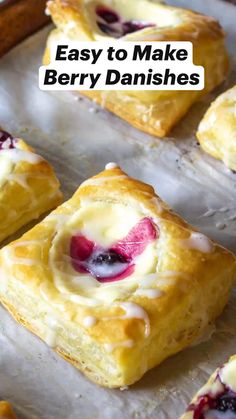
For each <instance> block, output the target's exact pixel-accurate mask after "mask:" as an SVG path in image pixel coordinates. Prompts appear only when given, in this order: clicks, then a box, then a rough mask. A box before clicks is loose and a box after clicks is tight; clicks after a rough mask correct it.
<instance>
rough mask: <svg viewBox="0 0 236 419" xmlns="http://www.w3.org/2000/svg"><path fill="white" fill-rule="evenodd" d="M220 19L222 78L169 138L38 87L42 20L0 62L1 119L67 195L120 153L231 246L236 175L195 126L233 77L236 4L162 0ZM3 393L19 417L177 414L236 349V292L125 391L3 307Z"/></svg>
mask: <svg viewBox="0 0 236 419" xmlns="http://www.w3.org/2000/svg"><path fill="white" fill-rule="evenodd" d="M169 3H172V4H178V5H180V6H185V7H189V8H193V9H195V10H198V11H201V12H205V13H207V14H210V15H213V16H215V17H216V18H218V19H219V20H220V22H221V24H222V25H223V27H224V28H225V30H226V31H227V32H228V37H227V45H228V49H229V51H230V53H231V56H232V70H231V74H230V76H229V78H228V80H227V82H226V83H224V85H223V86H221V87H220V88H218V89H217V90H216V91H215V92H214V93H212V94H210V95H208V96H207V97H205V98H204V100H202V101H201V102H199V103H197V104H196V105H195V106H193V108H192V109H191V110H190V112H189V113H188V115H187V116H186V117H185V118H184V119H183V120H182V121H181V123H180V124H179V125H178V126H177V127H176V128H175V129H174V130H173V132H172V136H171V138H169V139H168V141H165V140H164V141H159V140H158V139H155V138H154V137H151V136H148V135H145V134H143V133H141V132H139V131H137V130H135V129H133V128H131V127H130V126H128V125H127V124H126V123H125V122H123V121H121V120H119V119H118V118H116V117H115V116H112V115H110V114H109V113H107V112H105V111H103V110H101V109H100V108H99V107H95V105H94V104H93V103H92V102H89V101H88V100H86V99H79V98H78V96H77V95H74V94H72V93H69V92H67V93H65V92H41V91H40V90H39V89H38V87H37V86H38V80H37V71H38V67H39V65H40V63H41V57H42V53H43V48H44V44H45V40H46V37H47V33H48V31H49V29H50V28H49V29H48V28H46V29H45V30H43V31H41V32H40V33H38V34H37V35H35V36H33V37H31V38H30V39H28V40H27V41H25V42H24V43H23V44H21V45H20V46H18V47H17V48H15V49H14V50H13V51H12V52H10V53H9V54H8V55H7V56H5V57H4V58H3V59H1V61H0V122H1V124H2V125H3V126H4V127H5V129H7V130H9V131H11V132H13V133H14V134H15V135H16V136H23V137H24V138H26V139H27V140H28V141H29V142H30V143H31V144H32V145H33V146H35V147H36V148H37V150H38V151H39V152H40V153H42V155H44V156H45V157H46V158H48V159H49V160H50V161H51V163H52V164H53V165H54V167H55V169H56V171H57V174H58V176H59V178H60V180H61V183H62V188H63V191H64V193H65V196H66V198H68V197H70V196H71V194H72V193H73V192H74V191H75V189H76V188H77V186H78V184H80V183H81V182H82V181H83V180H85V179H86V178H88V177H89V176H91V175H93V174H95V173H96V172H98V171H100V170H101V169H102V168H103V167H104V165H105V164H106V163H107V162H109V161H117V162H118V163H119V164H120V165H121V166H122V167H123V168H124V169H125V170H126V171H128V173H129V174H130V175H132V176H135V177H137V178H140V179H142V180H144V181H147V182H149V183H151V184H152V185H153V186H154V187H155V188H156V190H157V191H158V193H159V195H160V196H161V197H162V198H163V199H165V200H166V201H167V202H168V204H169V205H170V206H171V207H173V208H174V209H175V210H176V211H177V212H178V213H180V214H181V215H182V216H184V217H185V218H186V219H187V220H188V221H189V222H191V223H192V224H193V225H195V226H197V227H199V229H200V230H201V231H202V232H204V233H206V234H208V235H210V236H211V237H213V238H215V239H217V240H218V241H219V242H220V243H222V244H224V245H226V246H227V247H229V248H230V249H232V250H233V251H234V252H236V174H234V173H232V172H231V171H230V170H228V169H227V168H225V167H224V165H223V164H222V163H221V162H217V161H215V160H214V159H212V158H211V157H210V156H207V155H205V154H204V153H203V152H202V151H201V150H200V149H199V147H198V145H197V143H196V139H195V138H194V133H195V131H196V128H197V125H198V122H199V120H200V118H201V117H202V115H203V114H204V112H205V110H206V109H207V107H208V106H209V103H210V102H211V100H213V98H214V97H215V96H216V95H217V94H219V93H220V92H221V91H223V90H225V89H226V88H228V87H230V86H232V85H233V84H235V83H236V25H235V21H236V7H235V6H233V5H230V4H226V3H223V2H221V1H220V0H207V1H206V0H192V1H190V0H179V1H169ZM0 316H1V321H0V398H7V399H9V400H11V401H12V402H13V404H14V407H15V408H16V411H17V412H18V413H19V414H20V417H22V418H35V419H36V418H41V419H94V418H97V419H130V418H134V419H146V418H148V419H152V418H153V419H154V418H156V419H177V418H178V417H179V415H180V414H181V413H182V412H183V411H184V409H185V407H186V404H187V403H188V401H189V400H190V399H191V397H192V395H193V393H194V392H195V391H196V390H197V389H198V388H199V386H200V385H202V384H203V383H204V382H205V380H206V379H207V377H208V374H210V373H211V372H212V371H213V370H214V369H215V368H216V366H217V365H219V364H221V363H222V362H224V361H225V360H226V358H227V357H228V356H230V355H232V354H233V353H235V352H236V322H235V318H236V290H235V291H234V292H233V293H232V297H231V300H230V303H229V305H228V306H227V308H226V310H225V312H224V314H223V315H222V316H221V318H220V319H219V320H218V322H217V327H216V330H215V332H214V334H213V336H212V337H211V338H210V339H208V340H207V341H205V342H203V343H201V344H200V345H198V346H194V347H192V348H189V349H187V350H185V351H184V352H182V353H180V354H178V355H176V356H174V357H172V358H170V359H168V360H167V361H165V362H164V363H163V364H162V365H161V366H159V367H158V368H155V369H153V370H152V371H150V372H149V373H147V374H146V375H145V377H144V378H143V379H142V380H141V381H140V382H138V383H137V384H136V385H134V386H132V387H131V388H129V389H128V390H124V391H120V390H107V389H103V388H99V387H98V386H96V385H94V384H92V383H90V382H89V381H88V380H87V379H86V378H85V377H83V376H82V374H81V373H80V372H78V371H77V370H76V369H75V368H74V367H72V366H71V365H69V364H68V363H66V362H65V361H64V360H62V359H61V358H59V357H58V356H57V355H56V354H54V353H53V351H52V350H51V349H50V348H48V347H47V346H46V345H45V344H44V343H43V342H41V341H40V340H39V339H38V338H36V337H34V336H33V335H31V334H30V333H29V332H28V331H26V330H25V329H24V328H23V327H20V326H18V325H17V324H16V323H15V322H14V321H13V320H12V319H11V317H10V316H9V315H8V314H7V312H6V311H5V310H4V309H3V308H2V307H0Z"/></svg>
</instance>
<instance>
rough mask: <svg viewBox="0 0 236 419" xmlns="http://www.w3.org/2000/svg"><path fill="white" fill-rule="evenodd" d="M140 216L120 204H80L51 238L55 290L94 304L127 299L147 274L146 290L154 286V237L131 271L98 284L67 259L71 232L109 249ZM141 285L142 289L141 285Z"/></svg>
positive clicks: (132, 209)
mask: <svg viewBox="0 0 236 419" xmlns="http://www.w3.org/2000/svg"><path fill="white" fill-rule="evenodd" d="M142 218H144V215H143V214H142V213H141V211H138V210H135V209H134V208H130V207H127V206H125V205H122V204H112V205H111V204H109V203H101V202H91V203H86V205H83V203H82V205H81V208H79V209H78V211H77V212H76V213H75V214H74V215H73V216H72V217H71V218H70V220H69V221H68V222H67V223H66V224H64V226H63V229H60V230H59V231H58V232H57V234H56V235H55V237H54V239H53V243H52V246H51V249H50V253H49V263H50V267H51V270H52V273H53V285H54V287H55V289H56V290H57V291H58V292H59V293H61V294H66V296H67V298H68V299H69V300H71V301H78V302H81V303H84V304H88V303H89V304H92V305H96V304H100V303H101V302H104V303H107V302H108V301H109V302H114V301H117V300H120V299H123V298H128V297H129V296H130V294H131V293H133V292H135V291H136V290H137V289H138V288H139V286H140V285H141V282H142V279H144V278H148V277H150V275H151V276H152V281H151V282H152V284H151V285H150V283H149V285H148V289H150V288H151V289H153V288H155V282H156V279H157V277H156V276H155V274H156V272H157V250H156V245H157V240H158V239H157V240H155V241H153V242H151V243H149V244H148V245H147V247H146V248H145V250H144V251H143V253H142V254H141V255H140V256H138V257H136V258H135V270H134V272H133V273H132V274H131V275H130V276H129V277H128V278H126V279H123V280H120V281H114V282H110V283H101V282H99V281H97V280H96V279H95V278H94V277H93V276H92V275H90V274H88V273H85V274H80V273H79V272H77V271H75V269H74V268H73V265H72V261H71V258H70V250H69V246H70V239H71V237H72V236H73V235H75V234H78V233H79V234H82V235H83V236H85V237H86V238H88V239H89V240H92V241H94V242H96V243H97V244H98V245H100V246H103V247H104V248H109V247H110V246H111V245H113V244H114V243H115V242H117V241H118V240H121V239H123V238H124V237H125V236H127V234H128V233H129V231H130V230H131V229H132V228H133V227H134V226H135V225H136V224H137V223H138V222H139V221H140V220H141V219H142ZM153 274H154V275H153ZM149 282H150V281H149ZM144 284H145V281H144ZM143 288H146V287H145V285H144V286H143ZM151 295H152V293H151ZM89 300H90V301H89Z"/></svg>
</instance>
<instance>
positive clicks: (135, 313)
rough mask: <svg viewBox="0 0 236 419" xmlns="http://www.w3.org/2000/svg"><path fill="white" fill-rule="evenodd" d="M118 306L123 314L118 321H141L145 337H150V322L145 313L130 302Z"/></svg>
mask: <svg viewBox="0 0 236 419" xmlns="http://www.w3.org/2000/svg"><path fill="white" fill-rule="evenodd" d="M119 306H120V307H121V308H123V310H124V311H125V314H124V315H122V316H120V319H141V320H143V321H144V323H145V331H144V334H145V337H148V336H149V335H150V320H149V317H148V315H147V313H146V311H145V310H144V309H143V308H142V307H141V306H139V305H138V304H135V303H131V302H124V303H120V304H119Z"/></svg>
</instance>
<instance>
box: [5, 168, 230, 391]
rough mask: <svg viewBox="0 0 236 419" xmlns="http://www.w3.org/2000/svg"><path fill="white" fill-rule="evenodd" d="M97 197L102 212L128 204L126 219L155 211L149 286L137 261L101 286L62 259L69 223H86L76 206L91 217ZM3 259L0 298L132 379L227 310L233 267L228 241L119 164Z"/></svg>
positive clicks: (56, 341)
mask: <svg viewBox="0 0 236 419" xmlns="http://www.w3.org/2000/svg"><path fill="white" fill-rule="evenodd" d="M93 205H95V209H96V208H97V207H96V206H98V208H99V206H100V205H102V208H103V206H104V211H108V213H106V212H105V215H104V217H106V216H107V214H108V215H109V211H110V210H113V208H120V207H122V211H123V210H124V211H125V213H126V211H127V219H128V218H129V217H130V214H131V215H132V214H133V212H134V214H135V216H136V213H138V214H141V215H140V216H141V218H142V217H150V218H151V219H153V220H155V223H156V224H157V226H158V230H159V232H160V237H159V239H158V240H157V242H156V244H155V246H157V248H156V251H155V252H156V253H155V255H156V254H157V262H155V263H157V265H156V267H155V270H156V269H157V272H156V271H155V270H154V271H152V270H151V271H150V272H156V273H154V276H153V277H152V278H151V277H150V276H148V278H150V279H152V283H151V285H150V284H149V288H150V287H151V290H150V289H149V290H147V289H146V288H145V287H147V285H143V284H144V283H145V281H146V279H147V277H146V274H141V276H140V277H139V276H138V274H136V271H135V273H134V275H133V276H132V277H130V278H128V279H127V280H122V281H119V283H118V282H115V283H112V284H110V286H109V287H104V286H101V285H100V284H99V283H98V282H97V281H96V288H94V291H91V290H93V288H90V285H88V288H87V285H83V286H85V288H81V289H78V288H77V285H76V286H75V284H76V282H71V275H70V274H68V275H67V274H66V269H67V265H68V262H67V261H68V258H67V256H66V262H65V265H60V264H61V263H64V262H63V255H64V254H65V249H67V247H68V245H67V244H66V243H67V236H68V235H69V236H70V234H71V233H70V231H71V223H74V222H75V224H76V226H77V225H78V226H79V225H81V221H77V220H79V219H77V217H78V216H79V214H84V215H83V217H88V219H89V220H91V216H90V215H91V214H95V213H93V212H92V211H93V208H94V207H93ZM96 211H97V210H96ZM89 214H90V215H89ZM96 214H97V212H96ZM93 217H95V221H96V220H97V218H96V217H97V216H96V215H94V216H92V219H93ZM83 220H86V218H83ZM98 220H99V218H98ZM84 222H85V221H84ZM101 222H103V220H102V219H101ZM119 222H121V223H125V219H122V220H121V221H119ZM99 223H100V221H98V222H97V225H99ZM115 225H116V222H115ZM121 225H122V224H121ZM93 233H94V232H93V231H92V232H91V234H93ZM118 233H119V230H118ZM202 243H203V247H202ZM155 257H156V256H155ZM56 260H58V263H59V265H58V266H59V268H57V269H59V270H57V269H56V270H55V266H56V265H55V263H56V262H55V261H56ZM145 260H146V259H145ZM145 263H146V264H148V262H147V261H146V262H145ZM0 267H1V280H0V299H1V301H2V303H3V304H4V305H5V306H6V308H7V309H8V310H9V311H10V312H11V313H12V314H13V316H14V317H15V318H16V320H17V321H19V322H20V323H22V324H23V325H25V326H26V327H27V328H29V329H30V330H31V331H32V332H34V333H35V334H36V335H38V336H40V337H41V338H42V339H43V340H45V341H46V342H47V343H49V344H50V345H51V346H52V347H53V348H54V349H55V350H56V351H57V352H58V353H59V354H61V355H62V356H63V357H64V358H66V359H67V360H69V361H70V362H71V363H73V364H74V365H75V366H76V367H78V368H80V369H81V370H82V371H83V372H84V373H85V374H86V375H88V376H89V378H91V379H92V380H93V381H95V382H97V383H99V384H101V385H104V386H108V387H119V386H123V385H129V384H132V383H134V382H135V381H137V380H138V379H140V377H141V376H142V375H143V374H144V373H145V372H146V371H147V370H148V369H150V368H152V367H154V366H155V365H158V364H159V363H160V362H161V361H162V360H164V359H165V358H167V357H168V356H170V355H172V354H174V353H176V352H178V351H180V350H182V349H183V348H185V347H186V346H188V345H190V344H191V343H192V342H193V341H194V340H195V339H196V338H197V337H198V336H199V335H200V334H201V333H202V332H203V331H204V329H205V328H206V327H207V326H208V324H209V323H210V322H212V321H214V319H215V318H216V317H217V316H218V315H219V314H220V313H221V311H222V310H223V308H224V306H225V304H226V302H227V299H228V295H229V292H230V289H231V286H232V284H233V281H234V279H235V275H236V262H235V257H234V256H233V255H232V254H231V253H230V252H229V251H227V250H225V249H223V248H222V247H220V246H218V245H217V244H215V243H213V242H211V241H209V239H207V238H206V237H205V236H203V235H199V234H198V233H196V232H194V231H193V229H192V228H191V227H190V226H189V225H188V224H187V223H186V222H185V221H183V220H182V219H181V218H180V217H178V216H177V215H175V214H173V213H172V212H171V211H170V210H169V209H168V208H167V207H166V205H164V204H163V203H162V201H161V200H160V199H159V198H158V197H157V196H156V195H155V193H154V191H153V188H152V187H151V186H149V185H146V184H143V183H142V182H139V181H137V180H134V179H131V178H129V177H128V176H127V175H126V174H125V173H124V172H122V171H121V170H120V169H119V168H118V167H117V168H111V169H109V170H105V171H104V172H102V173H100V174H99V175H97V176H94V177H93V178H91V179H89V180H88V181H87V182H85V183H84V184H82V185H81V186H80V188H79V189H78V191H77V192H76V193H75V194H74V196H73V197H72V198H71V199H70V200H69V201H68V202H66V203H65V204H63V205H62V206H60V207H59V208H57V209H56V210H55V211H54V212H52V214H51V215H50V216H48V217H47V218H46V219H45V220H44V221H43V222H41V223H40V224H38V225H37V226H36V227H34V228H33V229H32V230H31V231H29V232H27V233H26V234H25V235H24V236H23V237H22V238H21V239H19V240H17V241H15V242H13V243H11V244H10V245H8V246H6V247H5V248H4V249H2V251H1V252H0ZM152 269H153V268H152ZM148 272H149V271H148ZM65 275H66V276H65ZM147 275H149V274H147ZM77 276H78V274H77ZM65 278H66V279H65ZM78 278H80V276H79V277H78ZM86 278H87V277H86ZM86 278H85V279H84V281H86V280H88V279H86ZM150 279H148V281H150ZM89 281H90V280H89ZM73 284H74V285H73ZM82 284H83V282H82ZM74 286H75V288H74ZM92 287H93V285H92ZM82 290H83V291H82ZM147 291H149V294H147ZM150 291H151V293H152V295H151V296H150ZM91 292H92V294H91ZM117 292H118V294H117V295H116V293H117ZM145 292H146V294H145ZM153 292H154V293H155V294H153ZM93 293H94V294H93ZM143 293H144V294H143ZM95 294H96V295H97V297H96V298H95ZM114 295H115V297H114ZM148 295H149V296H148ZM190 313H191V314H190Z"/></svg>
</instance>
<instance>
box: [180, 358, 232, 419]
mask: <svg viewBox="0 0 236 419" xmlns="http://www.w3.org/2000/svg"><path fill="white" fill-rule="evenodd" d="M181 419H236V356H233V357H232V358H230V360H229V361H228V362H227V363H226V364H225V365H223V366H222V367H220V368H218V370H216V372H214V374H213V375H212V376H211V378H210V379H209V381H208V383H207V384H206V385H205V386H204V387H202V389H201V390H200V391H199V392H198V393H197V394H196V396H195V397H194V399H193V401H192V403H191V404H190V405H189V407H188V410H187V412H186V413H185V414H184V415H183V416H182V418H181Z"/></svg>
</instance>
